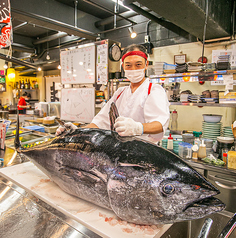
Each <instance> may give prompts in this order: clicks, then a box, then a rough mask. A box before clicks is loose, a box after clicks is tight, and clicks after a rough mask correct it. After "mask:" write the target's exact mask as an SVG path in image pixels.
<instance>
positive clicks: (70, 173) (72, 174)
mask: <svg viewBox="0 0 236 238" xmlns="http://www.w3.org/2000/svg"><path fill="white" fill-rule="evenodd" d="M59 171H60V172H61V173H62V175H64V176H67V177H69V178H70V179H72V180H75V181H86V182H90V183H99V182H103V181H102V179H100V178H99V177H98V176H96V175H94V174H91V173H89V172H86V171H83V170H79V169H75V168H70V167H62V168H61V169H59Z"/></svg>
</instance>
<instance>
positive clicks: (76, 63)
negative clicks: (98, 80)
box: [60, 45, 95, 84]
mask: <svg viewBox="0 0 236 238" xmlns="http://www.w3.org/2000/svg"><path fill="white" fill-rule="evenodd" d="M60 59H61V82H62V83H63V84H65V83H69V84H79V83H95V45H90V46H83V47H81V48H76V49H73V50H65V51H61V54H60Z"/></svg>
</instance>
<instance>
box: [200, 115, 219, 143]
mask: <svg viewBox="0 0 236 238" xmlns="http://www.w3.org/2000/svg"><path fill="white" fill-rule="evenodd" d="M221 118H222V115H214V114H203V120H204V121H203V122H202V137H203V138H206V139H211V140H213V141H216V140H217V137H218V136H220V135H221V126H222V123H221V122H220V121H221Z"/></svg>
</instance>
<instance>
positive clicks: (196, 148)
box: [192, 145, 199, 160]
mask: <svg viewBox="0 0 236 238" xmlns="http://www.w3.org/2000/svg"><path fill="white" fill-rule="evenodd" d="M198 149H199V147H198V145H194V146H193V147H192V151H193V154H192V159H195V160H197V159H198Z"/></svg>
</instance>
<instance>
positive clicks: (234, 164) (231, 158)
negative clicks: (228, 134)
mask: <svg viewBox="0 0 236 238" xmlns="http://www.w3.org/2000/svg"><path fill="white" fill-rule="evenodd" d="M228 168H229V169H236V151H229V152H228Z"/></svg>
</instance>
